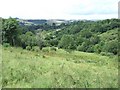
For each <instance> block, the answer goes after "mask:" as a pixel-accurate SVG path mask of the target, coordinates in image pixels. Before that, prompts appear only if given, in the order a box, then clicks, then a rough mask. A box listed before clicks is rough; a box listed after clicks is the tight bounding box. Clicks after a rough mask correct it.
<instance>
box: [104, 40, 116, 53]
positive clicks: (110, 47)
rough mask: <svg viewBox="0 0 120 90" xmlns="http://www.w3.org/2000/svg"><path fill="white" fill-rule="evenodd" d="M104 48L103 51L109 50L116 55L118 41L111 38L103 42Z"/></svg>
mask: <svg viewBox="0 0 120 90" xmlns="http://www.w3.org/2000/svg"><path fill="white" fill-rule="evenodd" d="M104 50H105V52H110V53H113V54H115V55H116V54H117V53H118V41H117V40H112V41H109V42H107V43H105V45H104Z"/></svg>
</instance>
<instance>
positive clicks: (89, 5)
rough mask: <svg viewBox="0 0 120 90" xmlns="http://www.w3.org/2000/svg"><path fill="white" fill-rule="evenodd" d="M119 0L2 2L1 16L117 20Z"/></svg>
mask: <svg viewBox="0 0 120 90" xmlns="http://www.w3.org/2000/svg"><path fill="white" fill-rule="evenodd" d="M118 1H119V0H0V3H1V5H0V11H1V13H0V16H1V17H3V18H8V17H9V16H11V17H19V18H28V19H30V18H32V19H43V18H44V19H56V18H58V19H105V18H117V10H118V9H117V8H118V6H117V5H118Z"/></svg>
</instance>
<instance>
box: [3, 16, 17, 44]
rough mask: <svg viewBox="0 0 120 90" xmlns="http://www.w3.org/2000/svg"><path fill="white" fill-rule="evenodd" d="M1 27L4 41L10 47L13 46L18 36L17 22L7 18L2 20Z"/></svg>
mask: <svg viewBox="0 0 120 90" xmlns="http://www.w3.org/2000/svg"><path fill="white" fill-rule="evenodd" d="M2 25H3V27H2V33H3V38H4V41H6V42H8V43H10V45H12V46H15V44H16V43H15V42H16V39H17V35H18V25H19V24H18V21H16V19H14V18H9V19H5V20H3V22H2Z"/></svg>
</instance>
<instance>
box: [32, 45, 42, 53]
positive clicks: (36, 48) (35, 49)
mask: <svg viewBox="0 0 120 90" xmlns="http://www.w3.org/2000/svg"><path fill="white" fill-rule="evenodd" d="M39 50H40V48H39V47H38V46H34V47H33V48H32V51H36V52H38V51H39Z"/></svg>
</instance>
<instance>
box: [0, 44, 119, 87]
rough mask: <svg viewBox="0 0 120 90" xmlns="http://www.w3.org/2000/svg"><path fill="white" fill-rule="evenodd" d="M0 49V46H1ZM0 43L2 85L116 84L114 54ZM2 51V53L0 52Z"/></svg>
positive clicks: (116, 73)
mask: <svg viewBox="0 0 120 90" xmlns="http://www.w3.org/2000/svg"><path fill="white" fill-rule="evenodd" d="M0 49H1V46H0ZM46 49H47V50H46V51H45V50H42V51H39V52H35V51H27V50H23V49H22V48H14V47H2V53H3V54H2V57H3V59H2V61H3V64H2V70H3V71H2V73H3V74H2V75H3V76H4V77H3V78H2V79H3V80H2V81H3V85H2V86H3V87H4V88H5V87H6V88H37V87H38V88H55V87H57V88H59V87H60V88H63V87H64V88H65V87H69V88H117V87H118V64H117V57H116V56H113V57H107V56H101V55H98V54H92V53H84V52H78V51H74V52H71V53H68V52H66V51H64V50H62V49H57V51H53V50H49V49H48V48H46ZM0 54H1V53H0Z"/></svg>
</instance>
